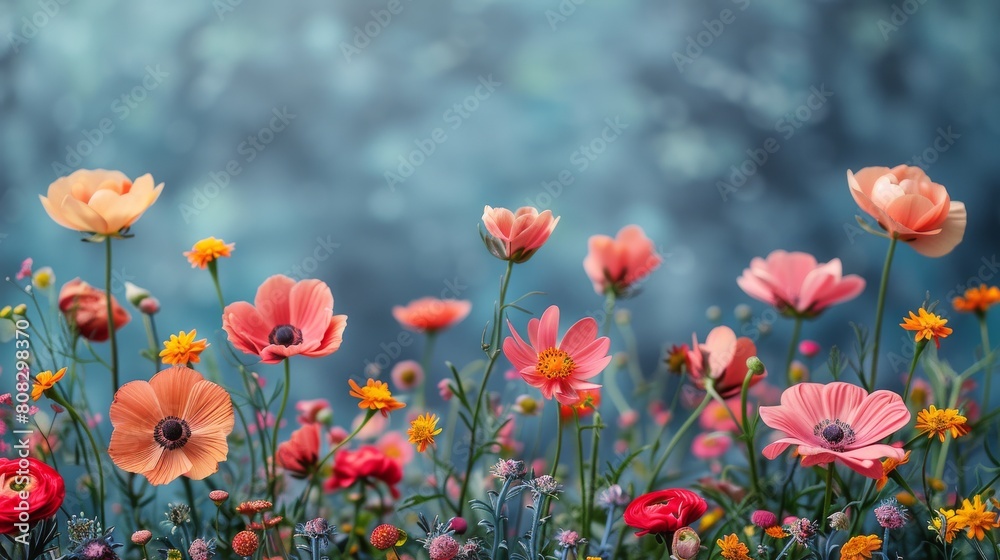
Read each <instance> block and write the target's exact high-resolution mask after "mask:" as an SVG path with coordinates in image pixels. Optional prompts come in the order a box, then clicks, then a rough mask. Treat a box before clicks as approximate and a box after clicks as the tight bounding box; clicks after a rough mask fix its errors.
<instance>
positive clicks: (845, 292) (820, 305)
mask: <svg viewBox="0 0 1000 560" xmlns="http://www.w3.org/2000/svg"><path fill="white" fill-rule="evenodd" d="M736 283H737V284H738V285H739V286H740V288H742V289H743V291H744V292H746V293H747V295H748V296H750V297H752V298H754V299H756V300H760V301H763V302H764V303H767V304H770V305H773V306H774V307H776V308H777V309H778V311H781V312H782V313H786V314H789V315H793V316H799V317H815V316H816V315H818V314H820V313H821V312H822V311H823V310H824V309H826V308H827V307H830V306H831V305H835V304H838V303H843V302H845V301H848V300H852V299H854V298H856V297H858V295H860V294H861V292H863V291H864V289H865V280H864V278H862V277H860V276H858V275H856V274H849V275H847V276H844V275H843V271H842V267H841V264H840V259H833V260H832V261H830V262H828V263H823V264H819V263H818V262H817V261H816V257H814V256H812V255H810V254H809V253H799V252H793V253H789V252H786V251H780V250H779V251H773V252H772V253H771V254H770V255H768V256H767V258H766V259H762V258H760V257H756V258H754V259H753V260H752V261H750V268H747V269H745V270H744V271H743V275H742V276H740V277H739V278H737V279H736Z"/></svg>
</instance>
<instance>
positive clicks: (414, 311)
mask: <svg viewBox="0 0 1000 560" xmlns="http://www.w3.org/2000/svg"><path fill="white" fill-rule="evenodd" d="M471 310H472V302H471V301H466V300H461V299H437V298H432V297H425V298H420V299H415V300H413V301H411V302H410V303H408V304H406V306H401V305H397V306H395V307H393V308H392V316H393V317H395V318H396V320H397V321H399V324H400V325H403V326H404V327H406V328H408V329H411V330H414V331H417V332H424V333H435V332H437V331H441V330H444V329H447V328H449V327H452V326H454V325H456V324H457V323H459V322H461V321H462V319H465V318H466V317H468V315H469V311H471Z"/></svg>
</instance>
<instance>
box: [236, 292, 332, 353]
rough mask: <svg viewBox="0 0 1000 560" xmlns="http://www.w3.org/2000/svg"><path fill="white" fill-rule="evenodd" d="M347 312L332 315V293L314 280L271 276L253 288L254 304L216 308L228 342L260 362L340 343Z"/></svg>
mask: <svg viewBox="0 0 1000 560" xmlns="http://www.w3.org/2000/svg"><path fill="white" fill-rule="evenodd" d="M346 326H347V315H333V294H332V293H331V292H330V287H329V286H327V285H326V284H324V283H323V282H321V281H319V280H302V281H300V282H296V281H295V280H292V279H291V278H289V277H287V276H284V275H281V274H279V275H275V276H272V277H270V278H268V279H267V280H265V281H264V283H263V284H261V285H260V287H259V288H257V297H256V299H254V305H250V304H249V303H248V302H245V301H238V302H236V303H232V304H229V305H227V306H226V309H225V310H224V311H223V312H222V328H223V329H225V330H226V333H227V334H228V335H229V342H231V343H232V344H233V346H235V347H236V348H238V349H240V350H242V351H244V352H246V353H247V354H256V355H257V356H260V359H261V361H262V362H264V363H265V364H276V363H278V362H280V361H281V360H283V359H285V358H288V357H291V356H295V355H296V354H302V355H303V356H309V357H311V358H318V357H322V356H328V355H330V354H333V353H334V352H336V351H337V350H338V349H339V348H340V343H341V342H342V341H343V337H344V327H346Z"/></svg>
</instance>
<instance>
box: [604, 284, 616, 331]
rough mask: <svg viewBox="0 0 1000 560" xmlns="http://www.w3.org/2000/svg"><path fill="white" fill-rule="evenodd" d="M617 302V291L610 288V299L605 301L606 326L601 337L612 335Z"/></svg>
mask: <svg viewBox="0 0 1000 560" xmlns="http://www.w3.org/2000/svg"><path fill="white" fill-rule="evenodd" d="M615 302H616V300H615V291H614V290H613V289H611V288H608V297H607V298H606V299H605V300H604V325H603V328H602V329H601V330H602V331H603V332H602V334H601V336H608V335H609V334H610V333H611V323H613V322H614V320H615Z"/></svg>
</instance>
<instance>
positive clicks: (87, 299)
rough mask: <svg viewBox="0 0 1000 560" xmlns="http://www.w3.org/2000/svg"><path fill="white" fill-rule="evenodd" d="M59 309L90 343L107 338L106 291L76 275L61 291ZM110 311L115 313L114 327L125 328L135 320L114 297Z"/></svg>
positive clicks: (116, 328)
mask: <svg viewBox="0 0 1000 560" xmlns="http://www.w3.org/2000/svg"><path fill="white" fill-rule="evenodd" d="M59 310H60V311H62V312H63V315H65V316H66V321H67V322H69V324H70V325H75V327H76V331H77V332H78V333H79V334H80V336H82V337H83V338H86V339H87V340H89V341H91V342H104V341H105V340H107V339H108V336H109V332H108V299H107V297H106V295H105V293H104V290H99V289H97V288H95V287H93V286H91V285H90V284H88V283H86V282H84V281H83V280H80V279H79V278H74V279H72V280H70V281H69V282H66V284H65V285H64V286H63V287H62V289H61V290H59ZM111 313H112V315H113V316H114V324H115V330H118V329H120V328H122V327H124V326H125V325H127V324H128V322H129V321H130V320H131V319H132V316H131V315H129V314H128V311H125V310H124V309H123V308H122V307H121V306H120V305H118V302H117V301H116V300H115V298H114V297H112V298H111Z"/></svg>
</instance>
